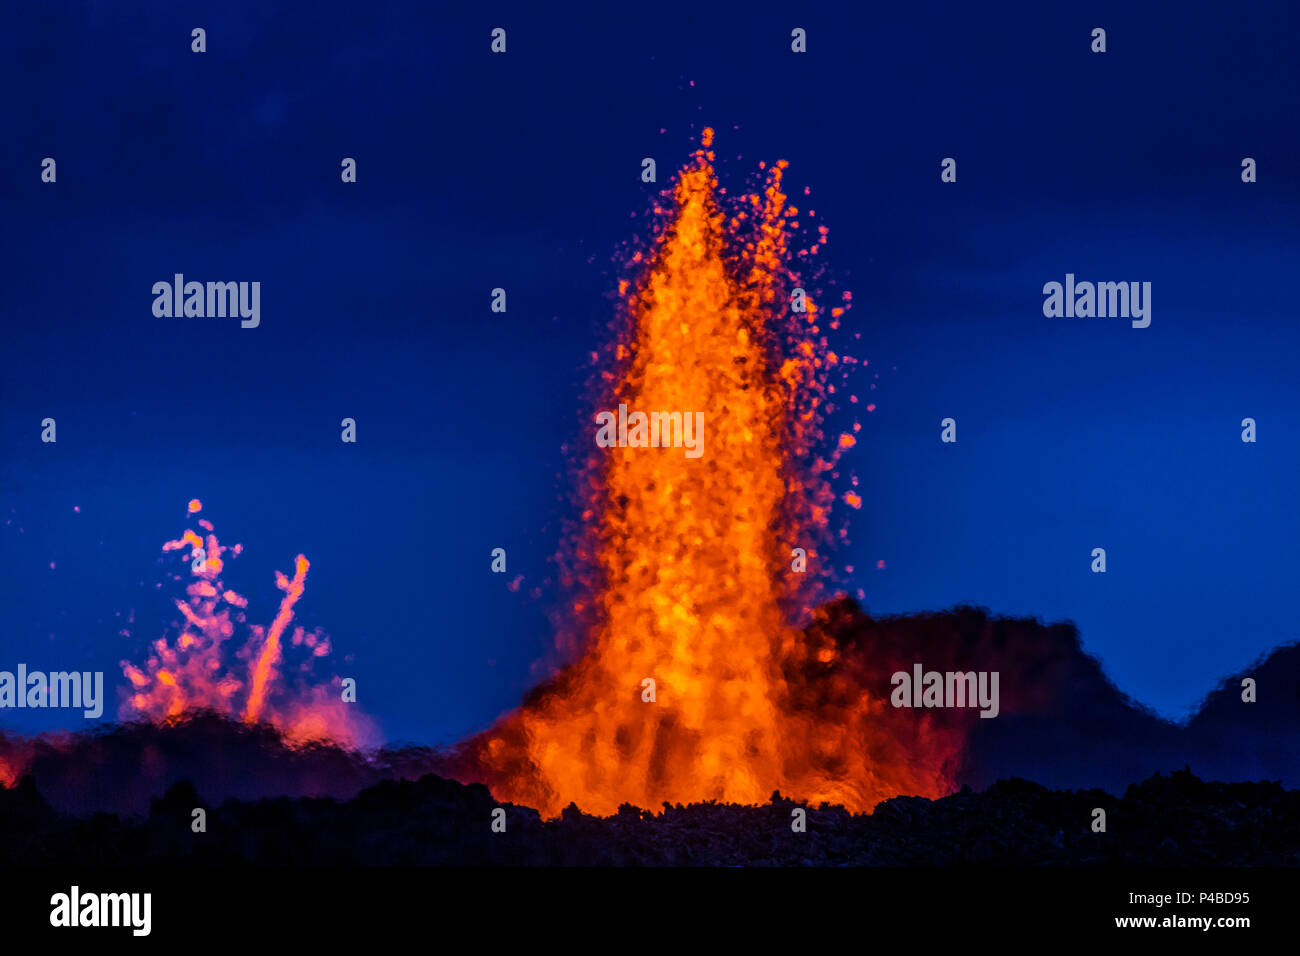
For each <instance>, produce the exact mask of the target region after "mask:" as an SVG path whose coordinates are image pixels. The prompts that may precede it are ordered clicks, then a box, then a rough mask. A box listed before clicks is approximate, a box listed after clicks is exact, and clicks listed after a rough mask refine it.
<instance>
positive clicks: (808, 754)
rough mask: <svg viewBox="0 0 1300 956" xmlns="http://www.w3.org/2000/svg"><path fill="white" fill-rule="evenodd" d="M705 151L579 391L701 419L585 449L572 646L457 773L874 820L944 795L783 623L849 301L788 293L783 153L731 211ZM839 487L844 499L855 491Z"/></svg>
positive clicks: (560, 796) (499, 785)
mask: <svg viewBox="0 0 1300 956" xmlns="http://www.w3.org/2000/svg"><path fill="white" fill-rule="evenodd" d="M711 145H712V132H711V131H706V132H705V135H704V140H703V147H702V148H701V149H699V150H698V151H697V152H696V153H695V154H694V156H693V159H692V161H691V162H690V163H689V164H688V165H687V166H686V167H685V168H684V169H683V170H682V171H681V172H680V173H679V175H678V177H677V178H676V181H675V184H674V187H673V188H672V191H671V195H670V196H666V197H665V199H666V200H667V201H665V202H664V203H663V205H662V208H659V209H657V210H656V212H658V213H659V214H660V215H661V221H660V228H659V231H658V235H657V237H656V239H655V241H654V244H653V249H652V250H651V251H650V253H649V254H648V255H644V256H643V255H641V254H638V255H637V256H635V257H634V263H633V267H634V269H636V270H637V271H636V273H635V275H634V278H633V279H631V280H624V281H622V282H620V285H619V293H620V300H619V301H620V309H621V312H622V315H621V320H622V323H621V328H620V331H619V332H618V333H617V334H616V336H615V341H614V342H613V343H612V348H611V349H610V352H609V355H608V356H607V357H606V360H605V362H604V371H603V374H602V375H601V376H600V377H599V380H598V382H599V384H598V387H597V390H598V392H599V393H600V394H599V395H598V396H597V401H598V403H599V404H600V407H601V408H604V409H613V408H616V407H617V406H618V405H620V404H623V405H626V406H627V408H629V409H639V410H644V411H646V412H653V411H663V412H676V411H680V412H682V413H683V417H685V416H686V415H689V414H691V413H694V412H703V413H704V421H705V427H706V432H705V442H704V446H703V447H704V451H703V455H702V456H701V457H699V458H691V457H688V456H686V455H683V453H682V451H681V449H679V448H668V447H612V448H596V449H595V450H594V451H592V452H591V453H590V458H589V460H588V462H587V465H586V468H585V470H584V474H583V476H582V487H583V492H582V495H583V498H584V501H583V505H584V507H583V509H582V518H583V524H582V526H581V528H580V529H579V531H578V533H577V535H576V544H575V545H574V551H575V556H574V561H573V564H574V566H575V567H576V571H575V572H574V575H573V579H572V581H571V582H570V583H573V584H576V585H577V587H576V590H577V591H578V592H579V597H578V599H577V600H576V601H575V602H574V604H573V605H572V607H571V609H570V610H571V611H572V612H573V614H572V618H573V619H574V620H579V621H582V622H583V624H582V630H583V639H582V643H581V653H580V655H579V656H578V658H577V659H576V660H575V661H574V662H573V663H572V664H570V665H569V666H568V667H566V668H565V669H564V670H562V671H561V672H560V673H559V674H558V675H557V676H556V677H555V678H554V679H553V680H551V681H550V682H548V683H547V684H545V685H543V686H542V687H540V688H538V689H537V690H535V691H534V692H533V693H532V694H531V695H530V696H529V698H528V699H527V700H526V701H525V703H524V705H523V706H522V707H521V708H520V709H518V710H516V711H514V712H512V713H511V714H508V715H506V716H505V717H504V718H502V720H501V721H499V722H498V724H497V725H496V726H494V727H493V728H491V729H490V730H489V731H487V732H485V733H484V734H481V735H479V736H478V737H476V738H473V739H472V740H470V741H468V742H467V743H466V745H464V746H463V747H462V751H461V755H462V757H463V758H465V759H464V761H463V763H462V764H461V766H462V767H463V768H467V769H465V770H463V771H462V772H460V773H458V775H459V776H461V777H462V778H473V779H477V780H481V781H483V782H486V783H488V784H489V785H490V786H491V788H492V790H493V791H494V793H495V794H496V795H497V796H498V797H499V798H501V799H506V800H511V801H514V802H518V803H523V804H527V805H529V806H533V807H537V808H539V809H540V810H541V811H542V812H543V813H545V814H547V815H554V814H556V813H558V811H559V810H560V809H561V808H562V807H563V806H565V805H566V804H568V803H569V802H575V803H576V804H578V806H580V807H581V808H582V809H583V810H585V811H587V812H591V813H598V814H608V813H612V812H614V811H615V810H617V809H618V807H619V806H620V805H622V804H624V803H629V804H633V805H636V806H640V807H655V806H657V805H659V804H660V803H661V802H664V801H667V802H695V801H706V800H718V801H724V802H735V803H748V804H754V803H762V802H765V801H766V800H767V799H768V798H769V797H770V796H771V794H772V793H773V791H774V790H777V789H779V790H781V791H782V792H783V793H784V794H785V795H787V796H793V797H795V798H798V799H803V800H809V801H820V800H826V801H831V802H836V803H841V804H844V805H846V806H848V807H850V808H852V809H870V808H871V807H872V806H874V804H875V803H876V802H878V801H879V800H881V799H885V798H887V797H890V796H894V795H896V794H898V793H919V794H926V795H937V794H938V793H941V792H943V791H944V790H945V789H946V788H947V781H946V780H945V779H944V777H943V774H942V772H941V771H940V769H939V767H938V763H941V762H942V761H941V755H939V754H938V753H937V752H936V751H935V750H934V749H933V748H931V749H930V750H929V751H928V753H929V755H930V756H929V759H928V760H922V761H909V760H903V759H896V758H895V759H891V760H890V761H889V762H888V763H886V764H881V763H878V762H877V761H875V760H873V758H872V751H873V749H878V748H873V747H872V746H871V740H870V738H871V736H872V719H873V716H875V715H880V713H881V711H882V709H884V708H886V707H887V706H888V703H887V700H886V699H885V697H884V696H883V695H881V696H875V695H873V694H871V693H868V692H867V691H866V690H865V689H864V688H863V687H862V685H861V682H860V681H859V680H857V679H855V677H854V675H853V673H852V671H853V667H852V664H851V662H848V661H844V660H841V659H840V657H841V655H840V650H839V648H837V646H836V645H835V643H834V641H833V640H830V639H820V640H819V639H817V638H816V637H815V636H814V635H815V633H816V632H815V631H814V630H811V629H803V628H802V626H801V625H802V624H803V623H805V621H806V617H807V613H806V612H807V610H808V609H809V608H810V607H812V606H813V604H814V603H815V602H816V600H817V599H818V598H819V597H820V596H821V595H822V594H823V589H824V587H825V585H826V583H827V581H828V579H829V575H828V574H827V572H826V570H825V568H824V544H825V543H826V542H827V540H828V539H829V538H831V537H833V535H832V533H831V524H832V522H831V511H832V508H833V507H834V506H835V504H836V501H837V497H836V495H835V493H834V492H833V490H832V481H834V480H838V479H839V478H840V475H839V472H838V470H837V465H836V458H837V456H838V455H839V454H840V452H841V451H842V450H843V449H844V448H847V447H850V446H852V445H853V444H854V441H855V439H854V437H853V436H852V435H851V434H848V433H845V434H843V435H841V436H840V437H839V438H838V440H837V441H834V442H830V443H829V444H831V445H832V448H831V450H830V454H829V455H828V457H822V456H820V455H819V454H818V450H819V449H820V448H822V447H823V446H825V445H826V444H828V442H827V441H826V440H825V436H824V434H823V431H824V428H825V425H826V422H827V416H828V415H829V414H830V413H831V412H832V411H833V410H834V401H835V395H836V386H835V385H834V384H832V383H831V382H830V379H831V378H832V376H833V375H836V374H842V373H843V372H844V369H845V366H846V365H849V364H853V362H854V360H852V359H849V358H846V357H843V356H839V355H836V354H835V353H834V352H833V351H831V349H830V347H829V345H828V343H827V339H826V336H825V330H824V326H829V327H830V328H837V327H838V324H839V322H840V318H841V316H842V315H843V313H844V311H845V309H846V308H847V304H846V305H843V306H837V307H836V308H834V309H832V310H830V314H829V315H825V314H824V313H823V310H822V309H821V308H820V307H819V306H818V305H817V304H816V303H815V302H813V301H812V299H811V297H810V296H806V295H805V293H804V291H803V290H802V289H801V287H800V279H799V275H798V273H797V272H796V271H795V269H794V266H793V263H794V261H795V260H796V259H801V258H805V257H809V256H812V255H814V254H815V253H816V251H817V246H818V245H820V244H822V243H824V242H825V241H826V230H825V228H824V227H823V228H820V229H819V238H818V239H817V240H816V241H815V242H814V243H813V245H812V246H811V248H809V249H805V250H803V251H801V252H798V253H792V252H791V245H792V241H793V238H794V237H795V236H796V235H797V231H798V230H799V228H800V227H799V223H798V219H797V218H796V217H797V216H798V215H799V211H798V209H797V208H795V207H794V206H793V205H792V204H791V203H790V202H789V199H788V197H787V196H786V195H785V193H784V192H783V191H782V179H783V174H784V171H785V168H786V164H785V163H784V162H781V163H778V164H777V165H776V166H774V167H772V168H770V169H768V170H767V172H766V181H765V184H764V186H763V188H762V189H761V190H760V191H759V192H755V193H753V194H749V195H745V196H742V197H740V198H739V200H738V201H734V200H730V199H728V198H727V197H726V196H725V193H724V191H721V190H720V189H719V186H718V180H717V176H716V173H715V170H714V166H713V161H714V154H713V152H712V151H711V149H710V147H711ZM724 204H725V206H726V208H725V209H724ZM809 215H810V216H811V213H810V214H809ZM848 298H849V296H848V294H847V293H846V294H845V295H844V301H845V303H847V301H848ZM792 303H799V304H801V305H804V308H803V309H802V310H801V309H799V308H798V307H797V306H794V307H792ZM850 402H851V403H855V404H856V398H850ZM856 428H857V426H856V425H855V426H854V429H855V430H856ZM854 483H856V482H854ZM838 500H842V501H843V502H844V503H846V504H848V505H850V506H852V507H857V506H858V505H859V504H860V499H859V498H858V496H857V494H856V492H855V491H854V490H852V489H849V490H847V491H846V492H845V493H844V494H843V495H842V496H840V498H839V499H838ZM795 549H803V550H802V553H803V554H806V556H807V565H806V570H804V569H802V568H800V567H799V561H800V557H799V556H800V554H801V552H798V551H796V550H795ZM801 618H803V619H804V620H802V621H801ZM650 681H653V684H650V683H649V682H650Z"/></svg>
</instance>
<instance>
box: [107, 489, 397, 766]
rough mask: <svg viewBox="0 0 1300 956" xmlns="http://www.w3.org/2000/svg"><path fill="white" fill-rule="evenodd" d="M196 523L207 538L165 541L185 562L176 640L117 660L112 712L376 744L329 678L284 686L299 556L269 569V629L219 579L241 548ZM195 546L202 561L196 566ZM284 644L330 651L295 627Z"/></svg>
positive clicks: (373, 732) (193, 508)
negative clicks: (198, 715) (275, 607)
mask: <svg viewBox="0 0 1300 956" xmlns="http://www.w3.org/2000/svg"><path fill="white" fill-rule="evenodd" d="M189 510H190V513H191V514H194V513H195V512H197V511H198V501H197V499H196V500H194V501H191V502H190V508H189ZM203 525H204V527H205V530H208V531H209V533H208V534H207V536H206V537H201V536H200V535H199V534H198V533H196V532H195V531H193V530H192V529H186V530H185V533H184V534H183V535H181V537H180V538H178V539H176V540H174V541H167V542H165V543H164V544H163V552H164V553H168V552H172V551H180V552H182V554H183V556H184V558H185V561H186V564H185V569H186V571H187V573H188V575H189V578H190V581H189V583H188V585H187V586H186V589H185V593H186V596H187V597H186V599H185V600H177V601H175V605H176V609H177V611H178V612H179V613H180V615H181V618H182V622H183V623H182V626H181V629H180V632H179V633H178V634H176V635H175V637H174V639H171V640H169V639H168V638H167V637H162V638H159V639H158V640H155V641H153V642H152V644H151V645H150V651H151V653H150V656H149V657H148V658H147V660H146V661H145V662H144V663H143V664H140V665H137V664H133V663H131V662H129V661H123V662H122V672H123V673H124V674H125V675H126V678H127V680H128V681H129V682H130V693H129V695H128V696H126V697H125V700H124V702H123V705H122V708H121V714H120V716H121V717H122V718H124V719H141V718H143V719H145V720H150V721H153V722H155V723H163V722H166V721H168V720H172V719H176V718H180V717H183V716H184V715H185V714H187V713H191V712H193V711H197V710H211V711H215V712H216V713H218V714H221V715H223V716H226V717H229V718H231V719H241V720H243V721H244V722H245V723H249V724H253V723H257V722H258V721H264V722H267V723H270V724H272V725H273V726H274V727H276V728H277V729H278V730H280V732H281V733H282V734H284V735H285V738H286V739H287V740H288V742H289V743H290V744H305V743H308V742H311V741H322V742H331V743H336V744H339V745H341V746H344V747H351V748H354V749H359V748H362V747H365V746H370V745H372V744H375V743H377V742H378V734H377V728H376V727H375V726H374V724H373V723H372V722H371V721H370V720H369V718H367V717H366V716H365V715H364V714H362V713H361V712H360V711H359V710H358V709H357V705H356V704H345V703H343V701H342V700H341V692H340V690H339V682H338V681H337V680H336V681H334V682H333V683H332V684H330V685H324V686H322V685H315V686H310V685H303V684H295V685H289V684H287V683H286V682H285V681H284V680H283V679H282V675H281V670H282V660H283V657H284V653H285V643H286V642H285V633H286V631H287V630H288V628H289V626H290V624H291V623H292V621H293V611H294V607H295V605H296V604H297V603H298V601H299V600H300V599H301V598H302V596H303V594H304V592H305V590H306V578H307V570H308V568H309V567H310V563H309V562H308V561H307V558H306V557H304V556H303V555H301V554H300V555H298V557H297V559H296V561H295V564H294V576H293V578H292V580H290V579H289V578H287V577H286V576H285V575H284V574H282V573H280V572H276V584H277V586H278V587H279V589H280V590H281V591H284V592H285V593H284V596H283V598H281V601H280V609H279V613H277V614H276V616H275V619H274V620H273V621H272V622H271V625H270V627H269V628H263V627H262V626H260V625H256V624H253V625H247V626H245V625H246V622H245V617H244V614H245V609H246V608H247V607H248V600H247V598H245V597H243V596H242V595H240V594H238V593H237V592H235V591H234V590H231V589H230V588H227V587H226V586H225V585H224V584H223V583H222V581H221V578H220V575H221V573H222V571H223V569H224V568H225V558H224V557H223V556H224V555H226V554H227V553H229V554H235V555H237V554H239V553H240V552H241V550H242V548H241V546H239V545H235V546H234V547H226V546H223V545H222V544H221V542H220V541H219V540H218V539H217V536H216V534H214V533H212V532H211V530H210V529H211V525H210V524H209V523H208V522H206V521H205V522H203ZM200 548H201V549H203V552H204V555H205V560H204V562H201V567H200V569H198V570H195V567H194V561H195V559H196V550H197V549H200ZM241 631H243V632H244V634H245V636H244V638H243V640H244V643H243V647H242V648H240V649H237V650H235V651H233V653H232V652H231V651H230V650H229V649H228V647H227V644H228V642H229V641H230V640H231V639H232V638H234V637H235V636H236V635H237V634H238V633H240V632H241ZM292 644H293V645H294V646H295V647H298V646H302V647H305V648H307V651H308V657H309V658H316V657H323V656H325V655H326V654H327V653H328V652H329V641H328V639H327V638H325V637H324V636H323V635H319V634H309V633H307V632H306V631H304V629H303V628H301V627H296V628H295V629H294V630H293V632H292ZM232 658H233V660H232ZM243 662H247V663H246V664H245V663H243ZM305 666H306V665H304V667H305Z"/></svg>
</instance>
